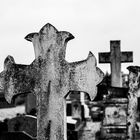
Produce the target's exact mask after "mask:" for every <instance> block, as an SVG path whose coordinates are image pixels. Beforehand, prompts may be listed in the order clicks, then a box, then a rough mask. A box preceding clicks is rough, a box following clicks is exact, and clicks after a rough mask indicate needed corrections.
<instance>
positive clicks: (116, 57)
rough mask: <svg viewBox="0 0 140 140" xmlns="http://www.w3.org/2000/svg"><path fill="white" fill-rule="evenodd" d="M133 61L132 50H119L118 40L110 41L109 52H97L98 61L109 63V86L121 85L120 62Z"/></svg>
mask: <svg viewBox="0 0 140 140" xmlns="http://www.w3.org/2000/svg"><path fill="white" fill-rule="evenodd" d="M126 62H133V52H121V51H120V41H118V40H117V41H110V52H103V53H99V63H111V65H110V66H111V86H114V87H122V76H121V63H126Z"/></svg>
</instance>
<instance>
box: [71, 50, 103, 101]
mask: <svg viewBox="0 0 140 140" xmlns="http://www.w3.org/2000/svg"><path fill="white" fill-rule="evenodd" d="M70 65H71V69H70V75H69V77H70V81H69V82H70V90H76V91H83V92H87V93H88V94H89V96H90V98H91V100H93V99H94V98H95V96H96V93H97V87H96V86H97V84H99V83H100V82H101V81H102V79H103V76H104V74H103V72H102V71H101V70H100V69H99V68H98V67H96V59H95V57H94V55H93V54H92V53H91V52H90V53H89V55H88V57H87V59H86V60H83V61H80V62H74V63H71V64H70Z"/></svg>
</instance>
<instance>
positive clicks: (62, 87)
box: [0, 24, 103, 140]
mask: <svg viewBox="0 0 140 140" xmlns="http://www.w3.org/2000/svg"><path fill="white" fill-rule="evenodd" d="M73 38H74V37H73V35H72V34H70V33H69V32H65V31H58V30H57V29H56V28H55V27H54V26H52V25H51V24H46V25H45V26H44V27H42V28H41V30H40V31H39V33H31V34H28V35H27V36H26V37H25V39H26V40H28V41H31V42H32V43H33V46H34V50H35V60H34V62H33V63H32V64H31V65H19V64H15V62H14V59H13V58H12V57H10V56H9V57H7V58H6V60H5V68H4V71H3V72H2V73H1V75H0V77H1V79H0V81H1V83H0V85H1V90H4V92H5V97H6V99H7V101H8V102H11V100H12V98H13V96H15V95H17V94H25V93H29V92H34V93H35V94H36V98H37V110H38V114H37V139H38V140H64V139H65V140H66V139H67V138H66V114H65V113H66V110H65V109H66V107H65V106H66V104H65V99H64V98H65V97H66V95H67V93H68V92H69V91H71V90H75V91H84V92H87V93H88V94H89V95H90V97H91V99H92V100H93V99H94V98H95V96H96V89H97V88H96V85H97V84H98V83H100V82H101V80H102V79H103V72H102V71H101V70H100V69H99V68H98V67H96V59H95V57H94V55H93V54H92V53H91V52H90V53H89V55H88V57H87V59H85V60H83V61H79V62H73V63H68V62H67V61H66V60H65V52H66V45H67V42H68V41H69V40H71V39H73Z"/></svg>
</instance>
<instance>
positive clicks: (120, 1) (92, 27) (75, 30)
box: [0, 0, 140, 72]
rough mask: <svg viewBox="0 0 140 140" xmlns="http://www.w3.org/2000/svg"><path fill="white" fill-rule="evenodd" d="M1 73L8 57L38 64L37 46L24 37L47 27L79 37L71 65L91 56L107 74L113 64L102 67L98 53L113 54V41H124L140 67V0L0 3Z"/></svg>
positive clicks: (12, 0)
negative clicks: (89, 54) (111, 45)
mask: <svg viewBox="0 0 140 140" xmlns="http://www.w3.org/2000/svg"><path fill="white" fill-rule="evenodd" d="M0 18H1V20H0V71H1V70H3V61H4V59H5V58H6V57H7V55H12V56H13V57H14V58H15V61H16V63H21V64H30V63H31V62H32V61H33V60H34V51H33V46H32V44H31V43H30V42H28V41H26V40H25V39H24V37H25V36H26V35H27V34H28V33H31V32H37V31H39V30H40V28H41V27H42V26H43V25H45V24H46V23H48V22H49V23H51V24H52V25H54V26H55V27H56V28H57V29H58V30H59V31H68V32H70V33H72V34H73V35H74V36H75V39H74V40H71V41H70V42H69V43H68V45H67V54H66V60H67V61H70V62H71V61H78V60H82V59H85V58H86V57H87V56H88V52H89V51H92V53H93V54H94V55H95V56H96V58H97V65H98V66H99V67H100V68H101V69H102V70H103V71H104V72H106V71H107V70H109V69H110V68H109V64H99V63H98V52H107V51H110V40H121V50H122V51H133V53H134V62H133V63H129V64H127V65H126V64H123V65H122V66H123V68H122V70H123V71H125V72H127V70H126V67H127V66H128V65H140V59H139V56H140V52H139V50H140V49H139V48H140V0H22V1H21V0H0Z"/></svg>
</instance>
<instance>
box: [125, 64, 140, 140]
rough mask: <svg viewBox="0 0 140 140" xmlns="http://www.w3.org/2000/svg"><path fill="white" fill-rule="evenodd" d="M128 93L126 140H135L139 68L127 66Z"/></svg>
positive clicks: (139, 80)
mask: <svg viewBox="0 0 140 140" xmlns="http://www.w3.org/2000/svg"><path fill="white" fill-rule="evenodd" d="M127 69H128V70H129V91H128V100H129V103H128V117H127V125H128V140H133V139H135V138H136V136H135V134H136V131H135V127H136V122H137V114H138V112H137V107H138V97H140V67H139V66H129V67H128V68H127Z"/></svg>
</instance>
